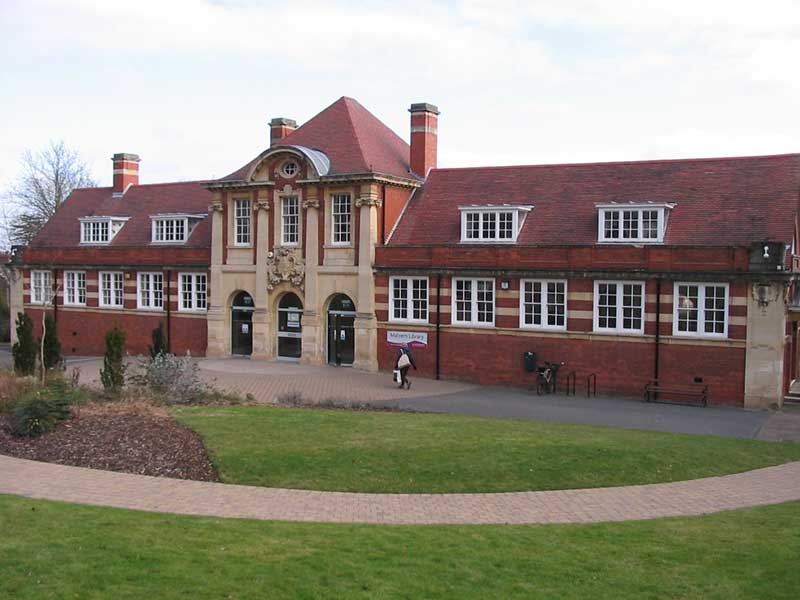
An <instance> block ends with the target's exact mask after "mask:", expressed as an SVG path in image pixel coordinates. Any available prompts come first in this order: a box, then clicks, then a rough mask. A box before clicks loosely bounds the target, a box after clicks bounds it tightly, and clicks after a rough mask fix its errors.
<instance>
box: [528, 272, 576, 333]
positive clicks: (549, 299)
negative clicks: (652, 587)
mask: <svg viewBox="0 0 800 600" xmlns="http://www.w3.org/2000/svg"><path fill="white" fill-rule="evenodd" d="M519 313H520V327H532V328H536V329H566V328H567V282H566V281H553V280H547V279H545V280H531V279H523V280H522V281H521V282H520V311H519Z"/></svg>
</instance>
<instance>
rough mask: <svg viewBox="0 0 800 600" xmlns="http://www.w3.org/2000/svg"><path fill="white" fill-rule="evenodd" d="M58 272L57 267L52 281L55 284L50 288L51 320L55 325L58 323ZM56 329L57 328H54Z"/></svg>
mask: <svg viewBox="0 0 800 600" xmlns="http://www.w3.org/2000/svg"><path fill="white" fill-rule="evenodd" d="M60 272H61V271H59V270H58V269H56V270H55V273H54V275H55V281H54V282H53V283H54V284H55V289H54V290H50V291H51V293H52V294H53V322H54V323H55V324H56V325H58V274H59V273H60ZM56 331H58V328H56Z"/></svg>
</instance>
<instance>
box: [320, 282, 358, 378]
mask: <svg viewBox="0 0 800 600" xmlns="http://www.w3.org/2000/svg"><path fill="white" fill-rule="evenodd" d="M326 316H327V324H328V347H327V354H328V364H332V365H337V366H342V365H352V364H353V362H354V361H355V355H356V352H355V350H356V346H355V338H356V336H355V318H356V305H355V303H354V302H353V300H352V299H351V298H350V296H348V295H347V294H335V295H334V296H332V297H331V299H330V301H329V302H328V310H327V314H326Z"/></svg>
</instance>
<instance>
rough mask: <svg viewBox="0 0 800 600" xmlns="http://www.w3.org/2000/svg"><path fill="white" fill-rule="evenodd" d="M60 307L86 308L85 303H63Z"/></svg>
mask: <svg viewBox="0 0 800 600" xmlns="http://www.w3.org/2000/svg"><path fill="white" fill-rule="evenodd" d="M62 306H86V302H83V303H79V302H64V304H63V305H62Z"/></svg>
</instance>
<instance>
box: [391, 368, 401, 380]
mask: <svg viewBox="0 0 800 600" xmlns="http://www.w3.org/2000/svg"><path fill="white" fill-rule="evenodd" d="M392 379H394V382H395V383H400V382H401V381H402V378H401V377H400V370H399V369H395V370H394V371H392Z"/></svg>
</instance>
